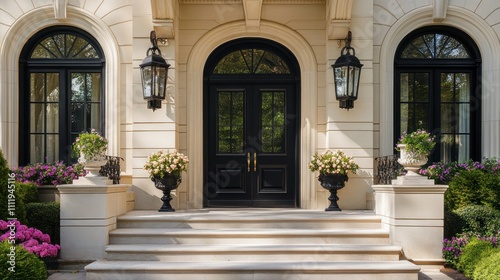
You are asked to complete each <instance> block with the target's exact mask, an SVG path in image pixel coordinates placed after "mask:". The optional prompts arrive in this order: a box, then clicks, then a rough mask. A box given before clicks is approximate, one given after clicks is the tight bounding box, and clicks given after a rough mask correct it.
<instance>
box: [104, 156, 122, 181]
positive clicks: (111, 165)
mask: <svg viewBox="0 0 500 280" xmlns="http://www.w3.org/2000/svg"><path fill="white" fill-rule="evenodd" d="M106 159H107V160H108V162H107V163H106V164H105V165H104V166H103V167H101V170H99V174H101V175H102V176H106V177H108V179H110V180H113V184H115V185H116V184H120V160H123V158H121V157H115V156H106Z"/></svg>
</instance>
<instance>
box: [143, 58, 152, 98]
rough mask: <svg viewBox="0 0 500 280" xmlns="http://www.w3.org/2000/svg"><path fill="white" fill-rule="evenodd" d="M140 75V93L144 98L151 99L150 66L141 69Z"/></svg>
mask: <svg viewBox="0 0 500 280" xmlns="http://www.w3.org/2000/svg"><path fill="white" fill-rule="evenodd" d="M141 75H142V92H143V95H144V98H150V97H151V66H148V67H144V68H142V69H141Z"/></svg>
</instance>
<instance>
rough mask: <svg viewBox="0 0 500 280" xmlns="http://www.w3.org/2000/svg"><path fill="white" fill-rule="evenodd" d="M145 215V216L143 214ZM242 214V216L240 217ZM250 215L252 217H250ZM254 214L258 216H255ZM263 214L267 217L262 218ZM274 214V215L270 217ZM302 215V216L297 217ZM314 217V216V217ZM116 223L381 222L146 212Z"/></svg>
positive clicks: (311, 215) (307, 215)
mask: <svg viewBox="0 0 500 280" xmlns="http://www.w3.org/2000/svg"><path fill="white" fill-rule="evenodd" d="M144 212H145V213H147V214H144ZM240 214H243V215H240ZM252 214H253V215H254V216H252ZM255 214H260V215H259V216H256V215H255ZM265 214H267V215H269V216H264V215H265ZM272 214H274V215H272ZM298 214H303V215H304V216H301V215H298ZM315 215H316V216H315ZM117 220H118V222H186V223H190V222H193V223H226V222H240V223H241V222H245V223H248V222H255V223H274V222H294V223H302V222H307V223H314V222H328V223H335V222H353V223H359V222H368V223H377V222H380V221H381V217H380V216H377V215H375V214H374V213H368V214H356V215H353V214H344V213H335V215H333V214H332V215H331V214H328V215H327V214H324V212H310V211H307V212H299V211H298V210H297V211H294V212H287V213H280V212H244V213H238V212H235V213H233V214H232V215H231V214H229V215H228V214H219V213H203V214H201V215H200V214H193V213H190V212H186V213H169V214H161V213H158V212H147V211H130V212H128V213H127V214H125V215H122V216H120V217H118V218H117Z"/></svg>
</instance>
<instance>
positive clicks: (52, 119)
mask: <svg viewBox="0 0 500 280" xmlns="http://www.w3.org/2000/svg"><path fill="white" fill-rule="evenodd" d="M46 108H47V111H46V117H47V123H46V125H47V127H46V132H49V133H50V132H52V133H57V132H59V103H48V104H47V107H46Z"/></svg>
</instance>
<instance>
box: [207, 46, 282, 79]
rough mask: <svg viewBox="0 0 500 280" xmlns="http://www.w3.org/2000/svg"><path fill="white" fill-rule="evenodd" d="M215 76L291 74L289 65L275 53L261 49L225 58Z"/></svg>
mask: <svg viewBox="0 0 500 280" xmlns="http://www.w3.org/2000/svg"><path fill="white" fill-rule="evenodd" d="M213 73H214V74H290V69H289V67H288V64H286V62H285V61H284V60H283V59H282V58H281V57H279V56H278V55H276V54H275V53H273V52H270V51H267V50H261V49H243V50H237V51H234V52H232V53H229V54H228V55H226V56H224V57H223V58H222V59H221V60H220V61H219V62H218V63H217V65H216V66H215V69H214V71H213Z"/></svg>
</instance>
